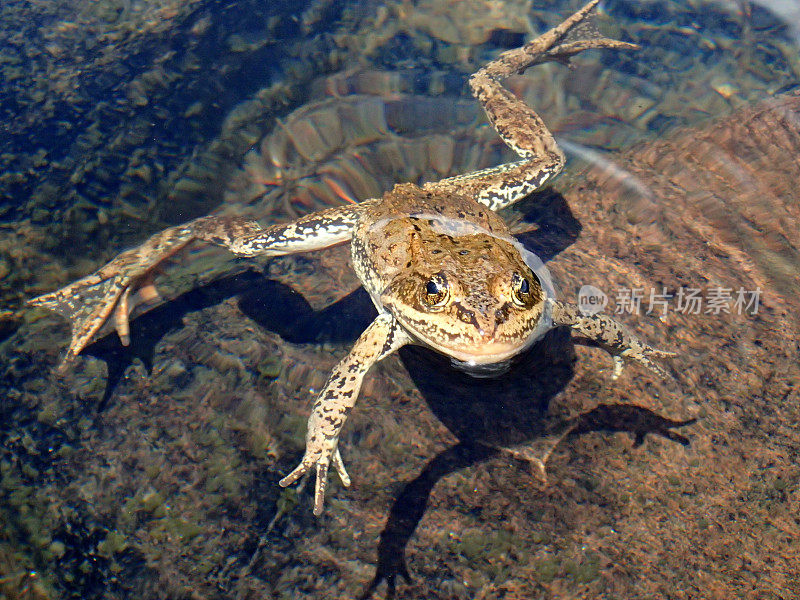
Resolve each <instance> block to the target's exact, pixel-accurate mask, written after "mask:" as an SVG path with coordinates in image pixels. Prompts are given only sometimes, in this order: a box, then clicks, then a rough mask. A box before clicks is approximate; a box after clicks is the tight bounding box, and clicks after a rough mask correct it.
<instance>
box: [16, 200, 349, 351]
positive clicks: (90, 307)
mask: <svg viewBox="0 0 800 600" xmlns="http://www.w3.org/2000/svg"><path fill="white" fill-rule="evenodd" d="M364 206H365V203H361V204H359V205H354V206H342V207H335V208H332V209H328V210H324V211H320V212H318V213H314V214H311V215H307V216H305V217H302V218H300V219H298V220H296V221H294V222H292V223H288V224H281V225H274V226H272V227H267V228H262V227H261V226H260V225H259V224H258V223H256V222H255V221H249V220H246V219H243V218H240V217H226V216H211V217H203V218H200V219H196V220H194V221H190V222H189V223H186V224H184V225H179V226H177V227H170V228H169V229H165V230H164V231H161V232H159V233H157V234H155V235H153V236H152V237H151V238H150V239H148V240H147V241H146V242H144V243H143V244H142V245H141V246H138V247H137V248H133V249H131V250H127V251H125V252H123V253H121V254H119V255H117V256H116V257H115V258H114V259H112V260H111V261H110V262H109V263H108V264H106V265H105V266H103V267H101V268H100V269H98V270H97V271H95V272H94V273H92V274H91V275H88V276H86V277H84V278H83V279H80V280H78V281H76V282H74V283H72V284H70V285H68V286H66V287H64V288H62V289H60V290H57V291H55V292H51V293H49V294H44V295H42V296H39V297H38V298H34V299H33V300H30V301H29V302H28V304H29V305H31V306H40V307H43V308H47V309H50V310H53V311H56V312H58V313H60V314H61V315H63V316H64V317H66V318H67V319H68V320H69V321H70V322H71V323H72V339H71V341H70V345H69V349H68V350H67V353H66V356H65V357H64V362H63V363H62V366H63V365H66V364H67V363H69V362H70V361H72V360H73V359H74V358H75V357H76V356H77V355H78V354H79V353H80V352H81V350H83V349H84V348H85V347H86V346H87V345H88V344H89V343H90V342H91V341H92V339H93V338H94V337H95V336H96V335H97V334H98V333H99V332H100V331H101V329H103V326H104V325H105V324H106V323H107V322H109V321H110V320H111V319H112V316H113V323H114V326H115V328H116V330H117V333H118V334H119V337H120V341H121V342H122V343H123V344H125V345H127V344H128V342H129V323H128V314H129V313H130V311H131V309H132V308H133V305H132V303H131V294H132V292H134V291H137V290H138V292H139V293H138V296H140V297H142V298H144V299H146V298H147V297H148V296H149V297H151V298H152V297H153V295H154V294H156V292H155V288H154V286H153V284H152V279H151V278H152V273H153V270H154V269H155V268H156V267H157V266H158V265H159V264H161V263H162V262H164V261H165V260H166V259H168V258H169V257H171V256H172V255H174V254H175V253H176V252H178V251H179V250H181V249H182V248H184V247H185V246H187V245H188V244H190V243H191V242H193V241H195V240H200V241H205V242H211V243H214V244H218V245H221V246H225V247H227V248H228V249H230V250H231V251H232V252H233V253H234V254H237V255H240V256H256V255H266V256H277V255H281V254H290V253H294V252H305V251H309V250H316V249H319V248H325V247H327V246H332V245H334V244H337V243H339V242H344V241H347V240H349V239H350V237H351V236H352V228H353V225H354V223H355V220H356V218H357V215H358V214H359V213H360V211H361V210H363V207H364Z"/></svg>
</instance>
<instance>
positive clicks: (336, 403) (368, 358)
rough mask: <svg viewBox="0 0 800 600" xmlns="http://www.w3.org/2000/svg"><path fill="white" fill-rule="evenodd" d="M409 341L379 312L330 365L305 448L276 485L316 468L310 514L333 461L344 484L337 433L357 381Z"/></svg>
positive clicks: (351, 403)
mask: <svg viewBox="0 0 800 600" xmlns="http://www.w3.org/2000/svg"><path fill="white" fill-rule="evenodd" d="M409 341H410V339H409V337H408V335H407V334H406V333H405V332H404V331H403V330H402V328H401V327H400V326H399V325H398V324H397V321H395V320H394V318H393V317H392V316H391V315H389V314H387V313H382V314H380V315H378V317H377V318H376V319H375V320H374V321H373V322H372V324H371V325H370V326H369V327H368V328H367V329H366V330H365V331H364V333H362V334H361V337H359V338H358V341H357V342H356V343H355V346H353V349H352V350H351V351H350V353H349V354H348V355H347V356H346V357H345V358H344V359H342V361H341V362H339V364H338V365H336V367H335V368H334V369H333V372H332V373H331V375H330V377H328V381H327V383H326V384H325V387H324V388H322V391H321V392H320V393H319V396H318V397H317V400H316V402H315V403H314V407H313V409H312V411H311V416H310V417H309V419H308V431H307V433H306V452H305V455H304V456H303V460H302V461H301V462H300V464H299V465H298V466H297V467H296V468H295V469H294V470H293V471H292V472H291V473H289V474H288V475H287V476H286V477H284V478H283V479H281V481H280V485H281V486H282V487H286V486H288V485H291V484H293V483H294V482H295V481H297V480H298V479H300V477H302V476H303V475H305V474H306V473H307V472H308V471H310V470H311V468H312V467H315V468H316V485H315V487H314V514H315V515H320V514H322V503H323V501H324V499H325V487H326V485H327V482H328V467H329V466H330V465H331V463H332V464H333V466H334V468H335V469H336V471H337V473H339V478H340V479H341V480H342V483H343V484H344V485H345V487H347V486H349V485H350V477H349V476H348V475H347V472H346V471H345V469H344V463H343V462H342V457H341V455H340V454H339V449H338V443H339V434H340V433H341V431H342V427H343V426H344V422H345V420H346V419H347V416H348V415H349V414H350V411H351V410H352V408H353V406H354V405H355V403H356V398H358V392H359V390H360V389H361V382H362V381H363V380H364V375H365V374H366V373H367V371H368V370H369V369H370V367H371V366H372V365H374V364H375V363H376V362H378V361H379V360H381V359H382V358H384V357H386V356H388V355H389V354H391V353H392V352H394V351H395V350H397V349H398V348H400V347H401V346H403V345H405V344H407V343H408V342H409Z"/></svg>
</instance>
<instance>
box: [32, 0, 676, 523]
mask: <svg viewBox="0 0 800 600" xmlns="http://www.w3.org/2000/svg"><path fill="white" fill-rule="evenodd" d="M598 1H599V0H593V1H592V2H590V3H589V4H587V5H586V6H585V7H584V8H583V9H581V10H580V11H578V12H577V13H575V14H574V15H573V16H571V17H569V18H568V19H567V20H566V21H564V22H563V23H562V24H560V25H558V26H557V27H555V28H553V29H551V30H550V31H548V32H547V33H544V34H543V35H541V36H540V37H538V38H536V39H535V40H533V41H531V42H529V43H527V44H526V45H524V46H522V47H521V48H517V49H514V50H510V51H507V52H504V53H502V54H501V55H499V56H498V57H497V59H496V60H494V61H492V62H490V63H489V64H488V65H486V66H485V67H484V68H482V69H480V70H479V71H477V72H476V73H474V74H473V75H472V76H471V77H470V79H469V85H470V88H471V90H472V93H473V94H474V96H475V97H476V98H477V99H478V101H479V102H480V103H481V104H482V105H483V108H484V109H485V111H486V114H487V115H488V117H489V120H490V121H491V123H492V125H493V126H494V128H495V129H496V131H497V133H498V134H499V135H500V137H501V138H502V139H503V140H504V141H505V143H506V144H507V145H508V146H510V147H511V148H512V149H513V150H514V151H515V152H516V153H517V154H518V155H519V156H520V159H521V160H519V161H517V162H513V163H509V164H503V165H500V166H498V167H494V168H489V169H484V170H481V171H478V172H475V173H471V174H468V175H462V176H457V177H451V178H448V179H444V180H441V181H437V182H435V183H426V184H424V185H421V186H418V185H414V184H410V183H406V184H400V185H397V186H395V187H394V189H392V190H391V191H389V192H387V193H386V194H384V196H383V197H382V198H377V199H372V200H367V201H365V202H362V203H360V204H355V205H348V206H341V207H335V208H330V209H327V210H323V211H320V212H316V213H313V214H310V215H307V216H304V217H301V218H299V219H297V220H296V221H294V222H292V223H288V224H279V225H273V226H270V227H266V228H262V227H261V226H260V225H259V224H258V223H256V222H254V221H250V220H246V219H243V218H238V217H225V216H208V217H203V218H199V219H196V220H194V221H191V222H189V223H186V224H184V225H180V226H176V227H172V228H169V229H166V230H164V231H162V232H160V233H158V234H155V235H154V236H152V237H151V238H150V239H148V240H147V241H145V242H144V243H143V244H142V245H141V246H139V247H137V248H134V249H132V250H128V251H126V252H123V253H122V254H120V255H118V256H117V257H116V258H114V259H113V260H112V261H111V262H109V263H108V264H107V265H105V266H103V267H101V268H100V269H99V270H98V271H96V272H95V273H93V274H91V275H89V276H87V277H85V278H83V279H81V280H79V281H77V282H75V283H73V284H71V285H69V286H67V287H65V288H63V289H60V290H58V291H56V292H53V293H50V294H45V295H43V296H40V297H38V298H35V299H34V300H31V304H32V305H35V306H42V307H46V308H49V309H52V310H55V311H58V312H60V313H62V314H63V315H65V316H66V317H67V318H69V319H70V320H71V321H72V340H71V343H70V345H69V349H68V350H67V353H66V358H65V364H66V363H68V362H69V361H71V360H73V359H74V358H75V357H76V356H77V355H78V354H79V353H80V352H81V350H83V348H84V347H86V345H87V344H88V343H89V342H90V341H91V340H92V339H93V337H94V336H95V335H96V334H98V332H100V330H101V328H102V327H103V326H104V325H105V324H106V322H108V321H110V320H112V321H113V324H114V326H115V327H116V330H117V332H118V334H119V337H120V339H121V341H122V343H123V344H127V343H128V342H129V323H128V315H129V313H130V311H131V309H132V307H133V304H134V302H135V300H134V299H138V300H139V301H141V298H147V297H149V296H152V295H153V294H155V293H156V292H155V288H154V287H153V283H152V279H151V275H152V273H153V270H154V269H155V268H156V267H157V265H159V263H161V262H163V261H164V260H165V259H166V258H168V257H169V256H171V255H172V254H174V253H175V252H177V251H179V250H180V249H181V248H183V247H184V246H186V245H187V244H189V243H191V242H193V241H202V242H211V243H214V244H219V245H222V246H226V247H227V248H229V249H230V250H231V251H232V252H234V253H235V254H237V255H240V256H256V255H261V256H280V255H285V254H292V253H296V252H307V251H311V250H319V249H321V248H326V247H329V246H332V245H334V244H339V243H342V242H347V241H349V242H350V245H351V250H352V261H353V266H354V268H355V271H356V273H357V274H358V277H359V279H360V280H361V282H362V283H363V285H364V287H365V288H366V289H367V291H368V292H369V294H370V296H371V298H372V301H373V302H374V304H375V306H376V307H377V309H378V316H377V317H376V318H375V320H374V321H373V322H372V323H371V324H370V325H369V327H367V329H366V330H365V331H364V332H363V334H362V335H361V336H360V337H359V338H358V340H357V341H356V342H355V345H354V346H353V348H352V349H351V350H350V353H349V354H348V355H347V356H346V357H345V358H344V359H342V361H341V362H340V363H339V364H338V365H336V367H335V368H334V370H333V372H332V373H331V375H330V377H329V378H328V380H327V383H326V384H325V386H324V387H323V389H322V391H321V392H320V393H319V396H318V397H317V399H316V401H315V402H314V406H313V409H312V413H311V416H310V418H309V421H308V432H307V435H306V450H305V455H304V456H303V458H302V461H301V462H300V464H299V465H298V466H297V467H296V468H295V469H294V470H293V471H292V472H291V473H289V474H288V475H287V476H286V477H284V478H283V479H282V480H281V481H280V485H281V486H284V487H285V486H288V485H291V484H292V483H294V482H296V481H297V480H298V479H300V478H301V477H302V476H303V475H305V474H306V473H307V472H309V471H312V470H314V471H315V472H316V485H315V494H314V513H315V514H317V515H319V514H320V513H321V512H322V506H323V499H324V495H325V487H326V483H327V479H328V470H329V468H330V467H331V466H332V467H333V468H334V469H335V470H336V472H337V473H338V474H339V477H340V478H341V481H342V483H343V484H344V485H345V486H348V485H349V484H350V478H349V476H348V474H347V471H346V470H345V467H344V463H343V462H342V457H341V455H340V453H339V448H338V440H339V435H340V433H341V431H342V427H343V426H344V423H345V421H346V419H347V416H348V414H349V413H350V411H351V410H352V408H353V406H354V405H355V402H356V398H357V397H358V394H359V390H360V388H361V384H362V381H363V379H364V376H365V374H366V373H367V371H369V369H370V368H371V367H372V366H373V365H374V364H375V363H377V362H378V361H380V360H382V359H383V358H385V357H387V356H389V355H390V354H392V353H393V352H395V351H396V350H397V349H398V348H400V347H401V346H404V345H406V344H420V345H423V346H428V347H430V348H432V349H434V350H436V351H438V352H441V353H443V354H445V355H447V356H450V357H451V358H452V359H453V361H454V362H455V363H456V364H457V365H458V366H460V367H462V368H464V369H467V370H473V371H475V372H476V373H477V372H485V371H486V370H488V371H489V372H491V371H492V370H493V369H494V368H496V367H498V366H502V365H503V364H505V363H507V361H508V360H509V359H510V358H511V357H513V356H514V355H516V354H519V353H520V352H521V351H522V350H524V349H525V348H526V347H528V346H529V345H530V344H531V343H532V342H534V341H535V340H536V339H538V338H539V337H541V336H542V335H543V334H544V333H545V332H546V331H548V330H549V329H552V328H553V327H558V326H567V327H570V328H572V329H573V330H574V331H576V332H577V333H579V334H580V335H581V336H584V337H587V338H590V339H592V340H594V341H595V342H597V343H598V344H599V345H601V346H602V347H604V348H606V349H607V350H608V351H609V352H610V353H611V354H612V355H613V356H614V359H615V367H616V368H615V372H618V371H619V370H620V368H621V364H622V359H627V360H630V361H635V362H638V363H640V364H642V365H644V366H645V367H648V368H650V369H652V370H653V371H655V372H656V373H659V374H661V375H663V374H664V372H663V370H662V369H661V367H660V366H659V365H658V364H656V363H655V362H654V360H653V359H660V358H666V357H670V356H674V354H672V353H670V352H664V351H660V350H655V349H653V348H651V347H650V346H648V345H647V344H645V343H643V342H641V341H639V340H638V339H637V338H636V337H634V336H633V335H631V334H630V333H628V332H626V331H625V330H624V329H623V328H622V326H620V325H619V324H618V323H617V322H615V321H614V320H612V319H611V318H609V317H608V316H605V315H602V314H595V315H584V314H582V313H581V312H580V311H579V310H578V309H577V307H575V306H572V305H569V304H565V303H562V302H559V301H557V300H556V299H555V298H554V297H553V294H552V291H551V290H550V289H548V287H547V286H546V285H543V281H542V277H541V271H539V272H538V274H537V272H536V271H537V270H536V269H534V268H532V265H531V263H530V260H527V259H526V254H525V251H524V249H522V248H521V246H520V245H519V244H518V243H517V242H516V241H515V240H514V239H513V238H512V236H511V233H510V231H509V229H508V227H507V226H506V225H505V223H504V222H503V221H502V219H501V218H500V217H499V216H498V215H497V213H496V212H495V211H497V210H498V209H501V208H504V207H506V206H509V205H510V204H512V203H514V202H516V201H517V200H520V199H521V198H524V197H526V196H527V195H528V194H530V193H531V192H533V191H534V190H536V189H538V188H540V187H541V186H542V185H543V184H545V183H546V182H548V181H549V180H550V179H552V178H553V177H554V176H555V175H556V174H558V173H559V172H560V171H561V169H562V167H563V165H564V154H563V152H562V151H561V150H560V149H559V147H558V145H557V144H556V141H555V139H554V138H553V136H552V134H551V133H550V132H549V131H548V129H547V127H546V126H545V124H544V122H543V121H542V119H541V118H540V117H539V115H537V114H536V113H535V112H534V111H533V109H531V108H530V107H528V106H526V105H525V104H524V103H523V102H522V101H521V100H520V99H518V98H517V97H515V96H514V95H513V94H512V93H510V92H509V91H508V90H506V89H505V88H504V87H502V85H501V83H500V82H501V80H503V79H504V78H505V77H507V76H509V75H512V74H514V73H520V72H522V71H524V70H525V69H526V68H528V67H529V66H531V65H535V64H539V63H543V62H547V61H559V62H567V61H568V59H569V58H570V57H571V56H573V55H575V54H578V53H579V52H581V51H583V50H587V49H590V48H615V49H635V48H636V46H635V45H634V44H629V43H625V42H620V41H616V40H612V39H608V38H604V37H602V36H601V35H600V34H599V33H598V32H597V30H596V29H595V28H594V26H593V24H592V22H591V21H592V16H593V12H594V10H595V8H596V6H597V3H598ZM134 291H136V292H137V294H136V295H135V296H132V292H134Z"/></svg>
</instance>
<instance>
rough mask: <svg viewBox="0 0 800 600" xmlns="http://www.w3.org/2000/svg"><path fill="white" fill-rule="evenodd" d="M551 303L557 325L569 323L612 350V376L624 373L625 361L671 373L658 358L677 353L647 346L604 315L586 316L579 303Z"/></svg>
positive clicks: (672, 355) (577, 330)
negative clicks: (574, 304)
mask: <svg viewBox="0 0 800 600" xmlns="http://www.w3.org/2000/svg"><path fill="white" fill-rule="evenodd" d="M551 302H552V318H553V324H554V325H567V326H569V327H571V328H572V329H573V330H575V331H576V332H577V333H579V334H580V335H582V336H584V337H586V338H588V339H590V340H592V341H593V342H596V343H597V344H599V345H600V346H602V347H603V348H605V349H606V350H607V351H608V352H609V353H611V355H612V356H613V357H614V372H613V375H612V378H613V379H617V378H618V377H619V376H620V374H621V373H622V368H623V365H624V360H629V361H633V362H638V363H639V364H641V365H643V366H645V367H647V368H648V369H650V370H651V371H653V372H654V373H656V374H657V375H659V376H660V377H662V378H664V379H666V378H667V377H668V376H669V375H668V374H667V372H666V371H665V370H664V368H663V367H662V366H661V365H659V364H658V363H657V362H655V360H657V359H664V358H672V357H674V356H677V354H676V353H675V352H668V351H666V350H657V349H655V348H652V347H651V346H648V345H647V344H645V343H644V342H642V341H640V340H639V339H638V338H636V337H635V336H633V335H631V334H630V333H628V332H627V331H626V330H625V328H624V327H623V326H622V325H621V324H620V323H618V322H617V321H615V320H614V319H612V318H611V317H608V316H606V315H604V314H597V315H584V314H583V313H581V311H580V309H579V308H578V307H577V306H573V305H571V304H564V303H562V302H556V301H551Z"/></svg>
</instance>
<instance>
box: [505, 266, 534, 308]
mask: <svg viewBox="0 0 800 600" xmlns="http://www.w3.org/2000/svg"><path fill="white" fill-rule="evenodd" d="M511 299H512V300H513V301H514V304H516V305H517V306H521V307H528V306H531V305H533V304H534V303H535V302H534V299H533V296H531V282H530V281H529V280H528V279H527V278H525V277H523V276H522V275H520V274H519V273H514V274H513V275H512V276H511Z"/></svg>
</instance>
